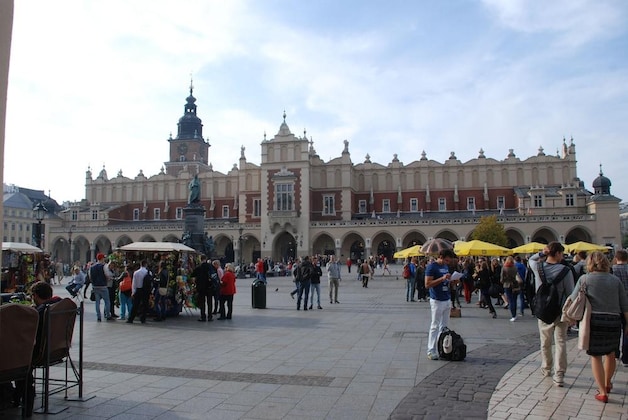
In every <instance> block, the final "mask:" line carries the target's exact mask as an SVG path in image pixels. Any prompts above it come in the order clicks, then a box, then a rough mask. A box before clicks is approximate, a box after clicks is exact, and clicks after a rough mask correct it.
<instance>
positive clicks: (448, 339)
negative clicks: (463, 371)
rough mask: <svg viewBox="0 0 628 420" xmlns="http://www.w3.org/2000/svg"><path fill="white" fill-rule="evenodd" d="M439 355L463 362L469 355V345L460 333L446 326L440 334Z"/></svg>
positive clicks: (443, 358) (446, 358)
mask: <svg viewBox="0 0 628 420" xmlns="http://www.w3.org/2000/svg"><path fill="white" fill-rule="evenodd" d="M438 357H439V358H440V359H442V360H451V361H452V362H461V361H463V360H464V359H465V358H466V357H467V345H466V344H465V343H464V340H463V339H462V337H461V336H460V334H458V333H456V332H455V331H453V330H450V329H449V328H447V327H445V328H443V330H442V331H441V333H440V335H439V336H438Z"/></svg>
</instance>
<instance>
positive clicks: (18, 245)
mask: <svg viewBox="0 0 628 420" xmlns="http://www.w3.org/2000/svg"><path fill="white" fill-rule="evenodd" d="M2 250H3V251H14V252H24V253H29V254H36V253H40V252H44V251H42V250H41V249H39V248H37V247H36V246H33V245H29V244H25V243H23V242H2Z"/></svg>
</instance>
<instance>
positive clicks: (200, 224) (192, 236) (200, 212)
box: [183, 204, 205, 253]
mask: <svg viewBox="0 0 628 420" xmlns="http://www.w3.org/2000/svg"><path fill="white" fill-rule="evenodd" d="M183 225H184V232H185V241H184V243H185V245H187V246H189V247H191V248H194V249H195V250H196V251H197V252H199V253H204V252H205V207H203V206H202V205H193V204H190V205H188V206H187V207H184V208H183Z"/></svg>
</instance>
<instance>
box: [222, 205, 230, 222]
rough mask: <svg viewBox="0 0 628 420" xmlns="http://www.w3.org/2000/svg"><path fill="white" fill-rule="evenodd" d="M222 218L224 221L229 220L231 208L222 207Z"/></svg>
mask: <svg viewBox="0 0 628 420" xmlns="http://www.w3.org/2000/svg"><path fill="white" fill-rule="evenodd" d="M222 218H223V219H228V218H229V206H222Z"/></svg>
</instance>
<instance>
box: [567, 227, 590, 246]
mask: <svg viewBox="0 0 628 420" xmlns="http://www.w3.org/2000/svg"><path fill="white" fill-rule="evenodd" d="M579 241H584V242H593V240H592V238H591V235H589V232H587V231H586V230H584V229H583V228H581V227H575V228H573V229H571V230H570V231H569V232H567V235H565V243H566V244H573V243H574V242H579Z"/></svg>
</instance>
